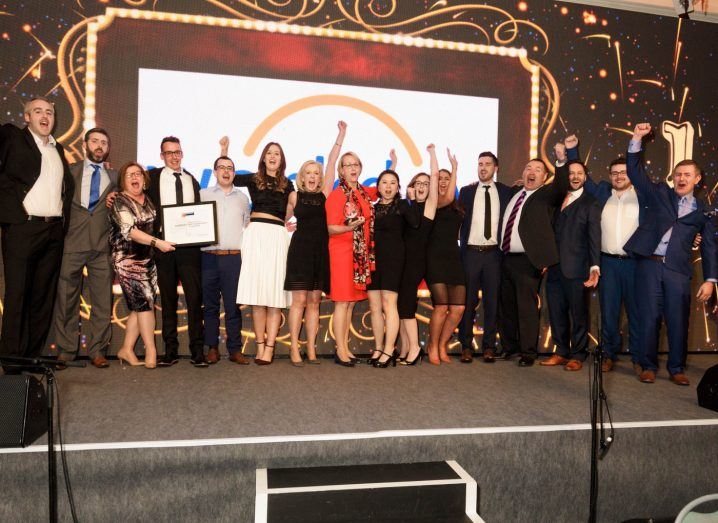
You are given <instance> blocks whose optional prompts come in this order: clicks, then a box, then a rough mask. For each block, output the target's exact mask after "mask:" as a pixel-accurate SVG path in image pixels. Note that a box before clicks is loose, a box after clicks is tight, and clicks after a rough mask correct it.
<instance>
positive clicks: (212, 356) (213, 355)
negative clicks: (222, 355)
mask: <svg viewBox="0 0 718 523" xmlns="http://www.w3.org/2000/svg"><path fill="white" fill-rule="evenodd" d="M206 359H207V363H209V364H210V365H214V364H215V363H217V362H218V361H219V351H218V350H217V347H210V348H209V350H208V351H207V358H206Z"/></svg>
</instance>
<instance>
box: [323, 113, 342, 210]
mask: <svg viewBox="0 0 718 523" xmlns="http://www.w3.org/2000/svg"><path fill="white" fill-rule="evenodd" d="M337 127H338V128H339V133H338V134H337V139H336V140H334V145H333V146H332V150H331V151H329V157H328V158H327V164H326V165H325V166H324V187H323V188H322V192H324V196H329V193H330V192H332V189H334V178H335V177H336V172H337V160H338V159H339V153H341V152H342V144H343V143H344V136H346V134H347V124H346V122H344V121H342V120H339V122H338V123H337Z"/></svg>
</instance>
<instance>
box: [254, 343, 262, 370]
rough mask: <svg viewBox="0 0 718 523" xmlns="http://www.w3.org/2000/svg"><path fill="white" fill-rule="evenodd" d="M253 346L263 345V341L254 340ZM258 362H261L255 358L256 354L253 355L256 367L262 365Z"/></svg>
mask: <svg viewBox="0 0 718 523" xmlns="http://www.w3.org/2000/svg"><path fill="white" fill-rule="evenodd" d="M254 344H255V345H264V341H257V340H254ZM257 352H259V351H257ZM260 361H262V360H260V359H259V358H257V356H256V354H255V356H254V363H256V364H257V365H262V364H261V363H259V362H260Z"/></svg>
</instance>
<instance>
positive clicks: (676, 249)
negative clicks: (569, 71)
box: [624, 123, 718, 385]
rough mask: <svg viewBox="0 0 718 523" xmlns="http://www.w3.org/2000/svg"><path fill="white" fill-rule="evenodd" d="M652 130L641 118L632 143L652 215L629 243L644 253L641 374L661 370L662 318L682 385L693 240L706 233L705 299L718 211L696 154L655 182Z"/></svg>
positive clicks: (671, 367)
mask: <svg viewBox="0 0 718 523" xmlns="http://www.w3.org/2000/svg"><path fill="white" fill-rule="evenodd" d="M650 132H651V125H650V124H648V123H641V124H638V125H637V126H636V128H635V130H634V132H633V138H632V139H631V142H630V144H629V146H628V156H627V158H626V164H627V171H628V177H629V178H630V179H631V182H632V183H633V185H634V186H635V187H636V189H637V190H638V192H639V193H642V194H643V195H644V198H645V200H646V204H647V209H646V217H645V219H644V220H643V221H642V222H641V223H640V224H639V226H638V229H636V232H635V233H634V234H633V236H631V238H630V239H629V240H628V242H627V243H626V245H625V246H624V248H625V250H626V251H627V252H631V253H633V254H635V255H636V256H637V257H638V263H637V267H636V282H635V285H636V292H640V293H641V294H642V295H643V296H645V299H642V300H640V301H639V303H638V310H639V340H640V353H641V366H642V367H643V372H642V373H641V374H640V376H639V379H640V380H641V381H642V382H643V383H653V382H654V381H655V379H656V371H657V370H658V336H659V332H660V327H661V320H662V319H663V320H664V321H665V322H666V330H667V333H668V351H669V352H668V365H667V367H668V372H669V373H670V376H671V381H672V382H673V383H676V384H677V385H689V384H690V383H689V381H688V378H686V375H685V374H684V373H683V370H684V367H685V360H686V352H687V344H688V318H689V316H690V304H691V294H690V291H691V285H690V280H691V276H692V274H693V256H692V246H693V241H694V238H695V236H696V234H700V235H701V236H702V237H703V241H702V242H701V246H700V249H701V259H702V265H703V278H704V279H705V282H704V283H703V284H702V285H701V286H700V288H699V289H698V293H697V295H696V297H697V298H698V300H699V301H702V302H705V301H707V300H708V299H709V298H710V297H711V295H712V294H713V286H714V283H715V282H716V281H718V259H717V258H716V254H717V252H716V240H715V227H714V225H713V219H714V213H713V212H711V211H710V209H708V208H707V207H706V205H705V204H704V203H703V202H702V201H700V200H698V198H696V197H695V195H694V191H695V189H696V186H697V185H698V183H699V182H700V180H701V170H700V167H699V166H698V164H697V163H696V162H694V161H693V160H684V161H682V162H679V163H678V164H677V165H676V166H675V167H674V169H673V187H670V186H669V185H668V184H667V183H664V182H661V183H653V182H652V181H651V180H650V178H649V177H648V175H647V174H646V170H645V166H644V163H643V157H642V155H641V146H642V140H643V138H644V137H645V136H646V135H648V134H649V133H650Z"/></svg>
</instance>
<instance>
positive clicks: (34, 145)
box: [23, 127, 42, 161]
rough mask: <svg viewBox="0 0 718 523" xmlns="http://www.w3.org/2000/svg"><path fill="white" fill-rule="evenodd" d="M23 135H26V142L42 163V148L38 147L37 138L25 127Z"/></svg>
mask: <svg viewBox="0 0 718 523" xmlns="http://www.w3.org/2000/svg"><path fill="white" fill-rule="evenodd" d="M23 133H24V135H25V141H26V142H27V144H28V145H29V146H30V148H31V149H32V151H33V153H34V154H35V156H37V158H38V160H40V161H42V153H41V152H40V148H39V147H38V146H37V143H36V142H35V137H34V136H33V135H32V133H31V132H30V129H29V128H27V127H25V129H23Z"/></svg>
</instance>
